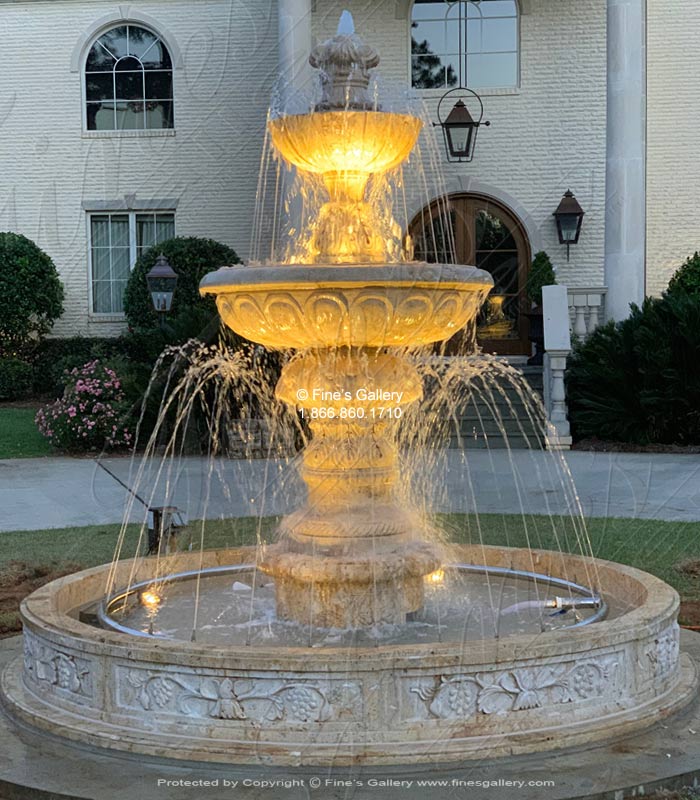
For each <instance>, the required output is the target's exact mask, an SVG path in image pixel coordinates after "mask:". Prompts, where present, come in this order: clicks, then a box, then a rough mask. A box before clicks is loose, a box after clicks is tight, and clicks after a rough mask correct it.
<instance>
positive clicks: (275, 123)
mask: <svg viewBox="0 0 700 800" xmlns="http://www.w3.org/2000/svg"><path fill="white" fill-rule="evenodd" d="M422 126H423V123H422V122H421V120H420V119H418V118H417V117H414V116H412V115H411V114H394V113H390V112H385V111H355V110H342V111H324V112H322V113H313V114H293V115H289V116H284V117H278V118H277V119H271V120H270V121H269V122H268V128H269V131H270V135H271V136H272V143H273V145H274V146H275V148H276V149H277V150H278V151H279V152H280V153H281V154H282V156H283V157H284V158H285V159H286V160H287V161H289V162H290V163H291V164H294V165H295V166H297V167H299V168H300V169H304V170H307V171H308V172H316V173H326V172H361V173H365V174H367V175H369V174H370V173H373V172H386V171H387V170H390V169H393V168H394V167H396V166H398V165H399V164H400V163H401V162H402V161H404V160H405V159H406V158H407V157H408V154H409V153H410V152H411V150H412V149H413V146H414V145H415V143H416V141H417V139H418V135H419V133H420V130H421V127H422Z"/></svg>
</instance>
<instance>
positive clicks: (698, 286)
mask: <svg viewBox="0 0 700 800" xmlns="http://www.w3.org/2000/svg"><path fill="white" fill-rule="evenodd" d="M666 293H667V294H679V293H680V294H700V253H698V252H697V251H696V252H695V253H694V254H693V255H692V256H690V257H689V258H688V259H686V262H685V264H683V265H682V266H681V267H679V269H678V270H676V272H675V274H674V276H673V277H672V278H671V280H670V281H669V284H668V289H667V291H666Z"/></svg>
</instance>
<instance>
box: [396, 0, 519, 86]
mask: <svg viewBox="0 0 700 800" xmlns="http://www.w3.org/2000/svg"><path fill="white" fill-rule="evenodd" d="M411 82H412V85H413V87H414V88H415V89H446V88H449V87H450V86H457V85H461V86H467V87H469V88H471V89H486V88H514V87H516V86H517V85H518V3H517V0H470V2H466V0H457V2H448V1H447V0H416V2H415V3H414V4H413V8H412V11H411Z"/></svg>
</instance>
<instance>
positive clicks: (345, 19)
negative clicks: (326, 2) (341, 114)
mask: <svg viewBox="0 0 700 800" xmlns="http://www.w3.org/2000/svg"><path fill="white" fill-rule="evenodd" d="M309 64H311V66H312V67H314V68H316V69H318V70H319V73H320V77H321V91H322V94H321V101H320V102H319V103H318V104H317V105H316V110H317V111H328V110H330V109H369V108H373V107H374V104H373V102H372V101H371V100H370V98H369V97H368V96H367V87H368V86H369V78H370V75H369V71H370V70H371V69H373V68H374V67H376V66H377V65H378V64H379V54H378V53H377V51H376V50H375V49H374V48H373V47H370V46H369V45H367V44H365V43H364V42H363V41H362V39H361V38H360V37H359V36H358V35H357V34H356V33H355V23H354V22H353V19H352V14H351V13H350V12H349V11H343V13H342V14H341V15H340V21H339V22H338V32H337V33H336V35H335V36H334V37H333V38H331V39H327V40H326V41H325V42H323V44H320V45H318V47H315V48H314V49H313V50H312V51H311V55H310V56H309Z"/></svg>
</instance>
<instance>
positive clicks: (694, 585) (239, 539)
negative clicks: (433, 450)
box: [0, 514, 700, 600]
mask: <svg viewBox="0 0 700 800" xmlns="http://www.w3.org/2000/svg"><path fill="white" fill-rule="evenodd" d="M438 524H439V525H440V527H441V528H442V529H443V530H444V531H445V533H446V535H447V537H448V538H449V539H451V540H452V541H455V542H479V541H482V540H483V541H484V542H485V543H486V544H496V545H507V546H511V547H522V546H524V545H526V544H527V543H528V542H529V543H530V545H531V546H532V547H536V548H542V549H558V547H559V546H560V547H561V549H562V550H568V551H570V552H574V553H578V552H580V547H579V546H578V544H577V537H576V534H575V531H574V530H573V528H572V524H571V522H570V521H568V520H560V519H555V520H554V522H553V521H552V520H551V519H550V518H549V517H545V516H527V517H519V516H512V515H498V514H483V515H481V516H480V517H479V520H478V523H477V520H476V517H474V516H472V515H468V514H449V515H443V516H440V517H438ZM274 525H275V519H274V518H266V519H264V520H262V522H259V521H258V520H256V519H254V518H250V517H247V518H241V519H230V520H223V521H222V520H211V521H208V522H207V523H206V525H205V530H204V544H205V547H207V548H215V547H234V546H238V545H242V544H253V543H254V542H255V541H256V532H257V530H258V527H259V526H260V528H261V532H262V535H263V537H265V538H267V539H268V540H269V538H270V532H271V531H273V529H274ZM118 532H119V526H118V525H93V526H90V527H86V528H64V529H52V530H45V531H27V532H22V531H20V532H12V533H0V541H1V542H2V547H1V548H0V569H2V568H3V567H4V566H6V565H7V563H8V562H9V561H22V562H26V563H28V564H32V565H35V564H51V565H56V566H60V565H66V564H71V565H76V566H81V567H89V566H95V565H97V564H102V563H105V562H108V561H111V559H112V556H113V553H114V547H115V543H116V540H117V535H118ZM588 534H589V536H590V542H591V547H592V552H593V554H594V555H596V556H597V557H598V558H604V559H610V560H612V561H620V562H622V563H624V564H629V565H631V566H634V567H638V568H639V569H643V570H646V571H647V572H651V573H653V574H654V575H658V576H659V577H660V578H662V579H663V580H665V581H667V582H668V583H670V584H671V585H672V586H675V588H676V589H678V591H679V592H680V593H681V594H682V595H683V596H684V597H685V598H686V599H693V600H696V599H700V576H694V575H693V574H689V573H683V572H679V571H678V570H677V569H676V568H675V567H676V565H677V564H679V563H681V562H683V561H687V560H691V559H698V560H700V523H690V522H657V521H651V520H632V519H614V518H607V519H591V520H588ZM199 536H200V524H198V523H196V522H193V523H191V524H190V526H189V527H188V528H187V529H186V531H183V532H181V534H180V540H181V542H182V543H183V545H184V546H187V544H188V543H189V542H190V541H192V542H193V545H194V546H196V547H198V546H199ZM137 537H138V526H135V525H132V526H130V527H129V528H128V530H127V536H126V541H125V544H124V547H123V550H122V555H123V556H124V557H128V556H131V555H133V554H134V553H135V550H136V542H137Z"/></svg>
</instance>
